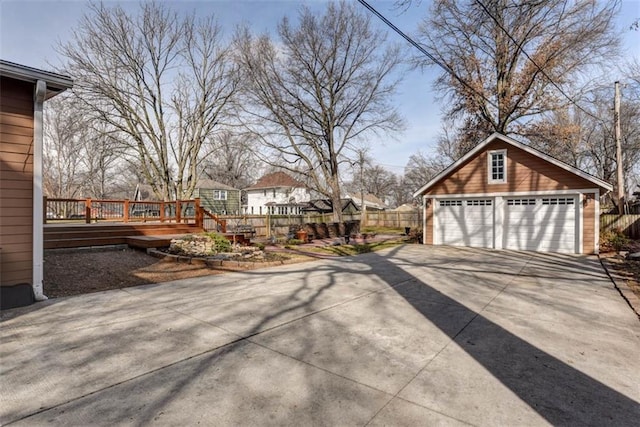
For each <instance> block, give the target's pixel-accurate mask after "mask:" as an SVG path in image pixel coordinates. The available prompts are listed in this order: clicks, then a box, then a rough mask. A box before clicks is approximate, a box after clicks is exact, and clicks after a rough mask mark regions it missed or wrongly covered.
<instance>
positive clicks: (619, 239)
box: [600, 228, 629, 252]
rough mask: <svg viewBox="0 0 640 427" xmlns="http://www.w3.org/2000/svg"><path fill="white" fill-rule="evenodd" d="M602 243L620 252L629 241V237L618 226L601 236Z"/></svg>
mask: <svg viewBox="0 0 640 427" xmlns="http://www.w3.org/2000/svg"><path fill="white" fill-rule="evenodd" d="M600 243H601V245H602V246H603V247H610V248H612V249H613V250H615V251H616V252H620V251H621V250H622V249H623V248H624V247H625V246H626V245H627V244H628V243H629V239H628V238H627V236H625V234H624V233H623V232H622V231H621V230H620V229H619V228H616V229H613V230H609V231H605V232H603V233H602V235H601V236H600Z"/></svg>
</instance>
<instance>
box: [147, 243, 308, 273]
mask: <svg viewBox="0 0 640 427" xmlns="http://www.w3.org/2000/svg"><path fill="white" fill-rule="evenodd" d="M147 254H149V255H151V256H152V257H155V258H159V259H162V260H164V261H168V262H177V263H183V264H192V265H199V266H202V267H209V268H233V267H235V268H238V267H242V268H245V269H255V268H261V267H275V266H278V265H286V264H296V263H299V262H301V261H302V260H299V259H298V260H297V259H286V260H281V261H265V262H256V261H238V260H222V259H215V258H199V257H190V256H184V255H173V254H168V253H165V252H161V251H159V250H157V249H154V248H149V249H147Z"/></svg>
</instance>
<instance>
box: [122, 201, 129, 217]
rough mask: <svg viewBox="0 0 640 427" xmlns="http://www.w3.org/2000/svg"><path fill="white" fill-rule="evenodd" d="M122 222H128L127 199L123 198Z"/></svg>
mask: <svg viewBox="0 0 640 427" xmlns="http://www.w3.org/2000/svg"><path fill="white" fill-rule="evenodd" d="M122 215H123V217H124V222H129V199H124V212H122Z"/></svg>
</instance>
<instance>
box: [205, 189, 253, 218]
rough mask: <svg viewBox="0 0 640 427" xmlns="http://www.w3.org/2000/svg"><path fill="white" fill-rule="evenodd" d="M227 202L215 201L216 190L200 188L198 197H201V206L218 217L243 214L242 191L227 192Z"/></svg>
mask: <svg viewBox="0 0 640 427" xmlns="http://www.w3.org/2000/svg"><path fill="white" fill-rule="evenodd" d="M222 190H224V191H226V192H227V200H215V199H214V198H213V192H214V189H209V188H198V189H196V196H195V197H200V204H201V206H202V207H204V208H205V209H207V210H209V211H211V212H212V213H215V214H218V215H237V214H240V213H242V212H241V206H240V190H225V189H222Z"/></svg>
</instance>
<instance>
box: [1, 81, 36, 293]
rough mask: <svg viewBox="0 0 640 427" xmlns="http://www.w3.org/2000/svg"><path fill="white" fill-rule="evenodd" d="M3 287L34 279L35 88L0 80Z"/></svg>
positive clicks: (23, 83)
mask: <svg viewBox="0 0 640 427" xmlns="http://www.w3.org/2000/svg"><path fill="white" fill-rule="evenodd" d="M0 87H2V91H0V271H2V274H1V277H0V286H3V287H7V286H14V285H17V284H20V283H31V282H32V275H33V271H32V268H33V240H32V233H33V217H32V216H33V213H32V212H33V84H31V83H27V82H22V81H18V80H13V79H8V78H5V77H2V78H0Z"/></svg>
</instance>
